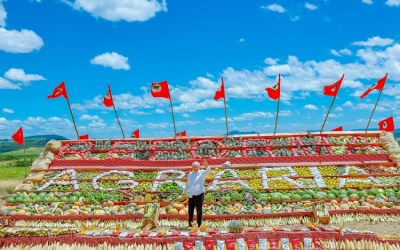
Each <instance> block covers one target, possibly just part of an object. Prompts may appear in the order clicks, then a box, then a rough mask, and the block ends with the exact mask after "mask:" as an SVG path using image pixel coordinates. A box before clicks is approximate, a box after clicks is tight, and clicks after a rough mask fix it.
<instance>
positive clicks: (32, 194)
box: [28, 193, 37, 199]
mask: <svg viewBox="0 0 400 250" xmlns="http://www.w3.org/2000/svg"><path fill="white" fill-rule="evenodd" d="M28 196H29V197H30V198H31V199H33V198H35V197H36V196H37V194H36V193H30V194H29V195H28Z"/></svg>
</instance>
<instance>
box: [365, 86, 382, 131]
mask: <svg viewBox="0 0 400 250" xmlns="http://www.w3.org/2000/svg"><path fill="white" fill-rule="evenodd" d="M381 95H382V90H381V91H380V92H379V95H378V99H376V103H375V106H374V109H373V110H372V113H371V116H370V117H369V120H368V124H367V128H366V129H365V133H367V132H368V127H369V124H370V123H371V119H372V116H373V115H374V112H375V109H376V106H377V105H378V102H379V99H380V98H381Z"/></svg>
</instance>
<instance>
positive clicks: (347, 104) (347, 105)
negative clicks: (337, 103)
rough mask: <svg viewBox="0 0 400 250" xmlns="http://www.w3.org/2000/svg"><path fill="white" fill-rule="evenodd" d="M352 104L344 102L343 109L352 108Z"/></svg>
mask: <svg viewBox="0 0 400 250" xmlns="http://www.w3.org/2000/svg"><path fill="white" fill-rule="evenodd" d="M353 105H354V104H353V103H352V102H351V101H346V102H345V103H344V104H343V107H352V106H353Z"/></svg>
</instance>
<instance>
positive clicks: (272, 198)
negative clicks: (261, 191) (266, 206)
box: [268, 193, 281, 202]
mask: <svg viewBox="0 0 400 250" xmlns="http://www.w3.org/2000/svg"><path fill="white" fill-rule="evenodd" d="M268 199H269V200H270V201H274V202H276V201H280V200H281V195H280V194H279V193H271V194H269V197H268Z"/></svg>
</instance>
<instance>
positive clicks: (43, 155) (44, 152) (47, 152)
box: [39, 151, 54, 161]
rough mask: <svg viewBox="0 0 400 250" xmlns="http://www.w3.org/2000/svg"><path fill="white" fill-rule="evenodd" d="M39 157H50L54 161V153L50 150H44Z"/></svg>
mask: <svg viewBox="0 0 400 250" xmlns="http://www.w3.org/2000/svg"><path fill="white" fill-rule="evenodd" d="M39 158H41V159H49V160H50V161H52V160H54V154H53V153H52V152H50V151H43V152H41V153H40V155H39Z"/></svg>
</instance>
